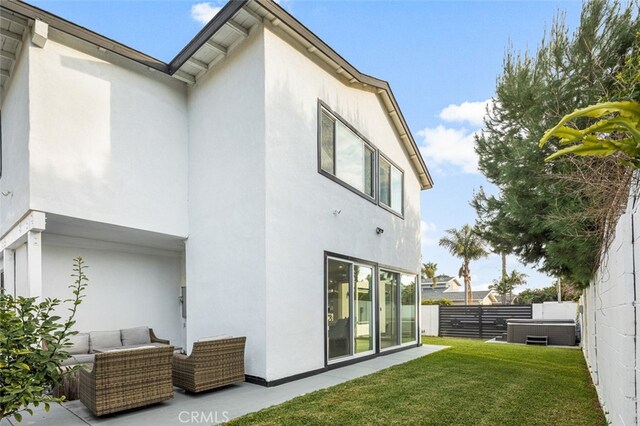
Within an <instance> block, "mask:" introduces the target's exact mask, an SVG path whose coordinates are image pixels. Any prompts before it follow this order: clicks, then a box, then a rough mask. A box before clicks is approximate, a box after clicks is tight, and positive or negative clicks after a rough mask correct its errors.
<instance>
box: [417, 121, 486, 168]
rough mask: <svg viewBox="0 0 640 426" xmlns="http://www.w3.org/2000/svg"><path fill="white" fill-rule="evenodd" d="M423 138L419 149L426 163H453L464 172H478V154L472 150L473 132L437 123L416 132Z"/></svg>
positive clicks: (440, 164) (438, 164) (436, 164)
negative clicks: (432, 126)
mask: <svg viewBox="0 0 640 426" xmlns="http://www.w3.org/2000/svg"><path fill="white" fill-rule="evenodd" d="M418 136H420V137H422V138H424V140H423V143H422V144H421V147H420V151H421V153H422V156H423V157H424V158H425V161H426V162H427V165H429V166H431V165H435V166H442V165H445V164H453V165H456V166H458V167H460V168H462V170H463V171H464V172H465V173H478V156H477V154H476V152H475V150H474V143H475V142H474V136H475V132H469V131H468V130H466V129H452V128H448V127H444V126H442V125H439V126H438V127H435V128H426V129H424V130H421V131H419V132H418Z"/></svg>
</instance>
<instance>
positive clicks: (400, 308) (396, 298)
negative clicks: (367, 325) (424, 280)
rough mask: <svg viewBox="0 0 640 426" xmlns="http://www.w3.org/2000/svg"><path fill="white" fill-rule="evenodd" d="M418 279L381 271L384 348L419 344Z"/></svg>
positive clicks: (381, 330)
mask: <svg viewBox="0 0 640 426" xmlns="http://www.w3.org/2000/svg"><path fill="white" fill-rule="evenodd" d="M416 282H417V280H416V276H415V275H407V274H402V273H400V272H394V271H388V270H384V269H381V270H380V348H381V349H387V348H391V347H394V346H398V345H401V344H404V343H415V342H417V323H416V318H417V305H416V301H417V300H418V296H417V285H416Z"/></svg>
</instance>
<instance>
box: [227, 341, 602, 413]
mask: <svg viewBox="0 0 640 426" xmlns="http://www.w3.org/2000/svg"><path fill="white" fill-rule="evenodd" d="M423 341H424V343H425V344H436V345H449V346H451V348H449V349H446V350H443V351H440V352H437V353H435V354H433V355H429V356H426V357H423V358H420V359H417V360H414V361H411V362H408V363H405V364H402V365H398V366H395V367H392V368H389V369H387V370H384V371H381V372H378V373H376V374H373V375H370V376H366V377H362V378H360V379H357V380H353V381H350V382H347V383H343V384H341V385H338V386H334V387H332V388H328V389H324V390H320V391H317V392H313V393H310V394H308V395H304V396H301V397H298V398H295V399H293V400H291V401H289V402H286V403H284V404H282V405H278V406H276V407H272V408H268V409H265V410H262V411H260V412H258V413H255V414H249V415H247V416H244V417H241V418H239V419H236V420H235V421H232V422H230V423H229V424H231V425H256V424H258V425H341V426H342V425H364V424H384V425H387V424H397V425H406V424H427V425H491V426H496V425H554V426H556V425H571V426H575V425H589V426H594V425H605V424H606V421H605V418H604V415H603V414H602V410H601V409H600V406H599V404H598V400H597V396H596V392H595V389H594V387H593V386H592V385H591V383H590V379H589V373H588V371H587V367H586V365H585V362H584V358H583V356H582V352H581V351H580V350H577V349H557V348H547V347H532V346H524V345H502V344H488V343H484V342H483V341H479V340H470V339H449V338H437V337H434V338H425V339H423Z"/></svg>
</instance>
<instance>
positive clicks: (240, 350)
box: [56, 327, 246, 416]
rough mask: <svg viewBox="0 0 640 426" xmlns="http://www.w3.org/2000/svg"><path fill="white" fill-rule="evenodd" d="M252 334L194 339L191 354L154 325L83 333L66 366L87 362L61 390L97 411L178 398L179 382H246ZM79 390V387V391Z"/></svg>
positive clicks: (192, 387)
mask: <svg viewBox="0 0 640 426" xmlns="http://www.w3.org/2000/svg"><path fill="white" fill-rule="evenodd" d="M245 341H246V337H230V336H220V337H215V338H208V339H202V340H200V341H198V342H195V343H194V344H193V350H192V351H191V354H190V355H189V356H187V355H184V354H177V353H174V350H175V347H174V346H171V345H170V344H169V341H168V340H163V339H159V338H157V337H156V336H155V334H154V333H153V330H152V329H150V328H148V327H136V328H130V329H123V330H115V331H98V332H95V331H94V332H90V333H80V334H77V335H76V336H74V337H73V338H72V343H73V345H72V346H71V347H70V348H69V349H68V350H67V351H68V352H69V353H70V354H71V355H72V356H71V358H69V359H68V360H66V361H65V362H63V364H62V365H61V368H63V369H64V368H67V369H68V368H69V366H71V365H74V364H82V365H83V367H84V368H82V369H79V370H77V371H74V372H73V373H71V374H70V375H69V376H68V377H67V378H66V380H65V383H63V385H62V386H60V387H59V388H58V389H56V393H57V394H58V395H61V394H64V395H66V396H67V399H76V398H77V397H78V393H79V399H80V401H82V403H83V404H84V405H85V406H86V407H87V408H88V409H89V410H90V411H91V412H92V413H93V414H94V415H96V416H102V415H105V414H109V413H114V412H117V411H123V410H128V409H132V408H137V407H142V406H145V405H149V404H154V403H157V402H161V401H165V400H168V399H171V398H173V386H178V387H180V388H183V389H185V390H187V391H189V392H202V391H205V390H209V389H214V388H218V387H221V386H226V385H229V384H233V383H240V382H243V381H244V379H245V377H244V347H245ZM78 390H79V392H78Z"/></svg>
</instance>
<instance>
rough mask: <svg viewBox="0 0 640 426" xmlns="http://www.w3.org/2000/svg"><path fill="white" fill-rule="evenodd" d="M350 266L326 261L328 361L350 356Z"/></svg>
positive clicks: (336, 261)
mask: <svg viewBox="0 0 640 426" xmlns="http://www.w3.org/2000/svg"><path fill="white" fill-rule="evenodd" d="M350 287H351V264H350V263H347V262H341V261H338V260H335V259H328V260H327V325H328V330H327V333H328V335H327V345H328V351H329V359H332V358H337V357H342V356H347V355H351V343H352V340H353V339H352V334H351V297H350V291H349V290H350Z"/></svg>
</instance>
